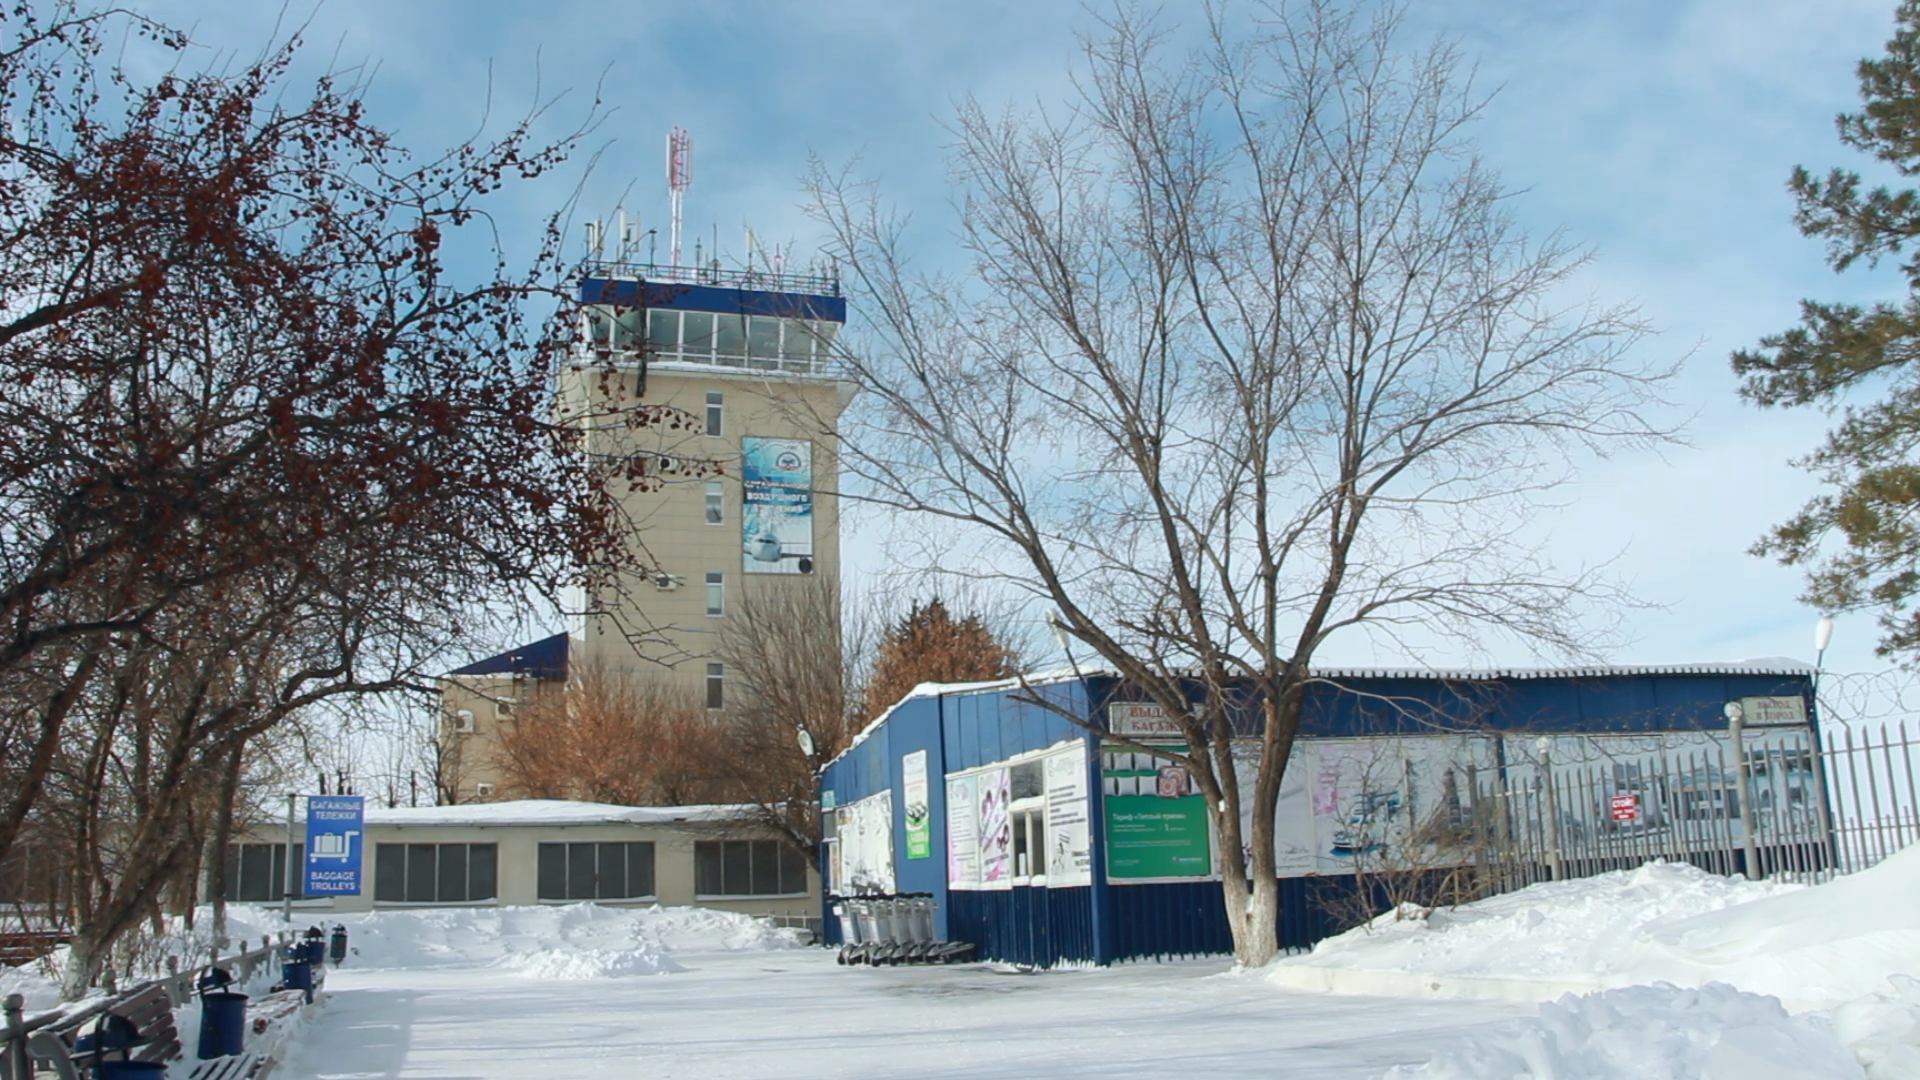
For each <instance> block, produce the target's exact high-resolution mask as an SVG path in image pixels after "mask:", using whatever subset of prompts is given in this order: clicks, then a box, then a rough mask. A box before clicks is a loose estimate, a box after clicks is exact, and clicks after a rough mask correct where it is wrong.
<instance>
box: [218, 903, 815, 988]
mask: <svg viewBox="0 0 1920 1080" xmlns="http://www.w3.org/2000/svg"><path fill="white" fill-rule="evenodd" d="M334 921H338V922H341V923H344V924H345V925H346V927H347V939H348V942H349V944H350V946H351V948H352V949H353V953H352V955H351V956H350V957H349V958H348V961H347V966H348V967H351V968H356V969H360V968H369V969H408V968H454V967H461V968H467V967H497V968H500V969H502V970H504V971H508V972H512V973H514V974H518V975H523V976H526V977H528V978H537V979H594V978H606V977H619V976H632V975H658V974H664V973H667V972H673V971H679V970H681V968H680V966H679V965H678V964H676V963H674V961H673V960H672V959H670V958H669V957H668V956H667V953H669V952H675V951H680V952H691V951H710V950H726V951H738V950H747V949H776V948H787V947H791V946H793V945H795V944H797V940H796V938H795V936H794V935H793V934H792V933H791V932H789V931H784V930H779V929H775V928H773V927H770V926H768V925H766V924H765V923H763V922H761V921H759V920H757V919H754V918H752V917H751V916H747V915H740V914H736V913H734V912H728V911H712V910H707V909H700V908H611V907H601V906H600V905H598V904H564V905H555V906H541V907H484V908H407V909H399V910H384V911H374V912H368V913H364V914H358V915H343V916H338V917H337V920H336V919H335V918H330V919H328V920H327V922H328V923H329V924H331V923H332V922H334ZM232 922H233V929H232V931H231V934H232V936H234V937H255V936H260V935H261V934H263V933H265V932H277V931H278V930H279V929H280V927H281V925H282V924H281V923H280V922H279V915H278V913H277V912H273V911H270V910H266V909H236V910H235V911H234V914H233V916H232ZM295 925H296V926H299V925H300V924H299V923H297V922H296V923H295Z"/></svg>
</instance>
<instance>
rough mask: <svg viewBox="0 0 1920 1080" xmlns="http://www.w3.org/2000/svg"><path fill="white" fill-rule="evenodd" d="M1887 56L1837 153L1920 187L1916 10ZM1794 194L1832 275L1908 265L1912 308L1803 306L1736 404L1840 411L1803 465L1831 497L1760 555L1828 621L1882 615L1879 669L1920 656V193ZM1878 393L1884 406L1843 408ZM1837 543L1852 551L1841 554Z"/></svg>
mask: <svg viewBox="0 0 1920 1080" xmlns="http://www.w3.org/2000/svg"><path fill="white" fill-rule="evenodd" d="M1895 21H1896V31H1895V33H1894V36H1893V39H1892V40H1890V41H1888V42H1887V48H1886V55H1885V57H1884V58H1882V59H1878V60H1863V61H1861V63H1860V69H1859V76H1860V94H1861V98H1862V99H1863V101H1864V107H1863V108H1862V110H1861V111H1860V112H1858V113H1846V114H1842V115H1841V116H1840V117H1839V118H1838V127H1839V134H1840V141H1841V142H1842V143H1843V144H1845V145H1846V146H1848V147H1851V148H1852V149H1854V150H1858V151H1860V152H1862V153H1865V154H1868V155H1870V156H1872V157H1874V158H1876V159H1878V160H1879V161H1881V162H1884V163H1886V164H1888V165H1891V166H1893V167H1894V169H1896V170H1897V171H1898V172H1899V173H1900V175H1902V176H1905V177H1912V176H1914V175H1916V174H1920V0H1903V2H1902V3H1901V4H1900V6H1899V8H1898V9H1897V10H1896V12H1895ZM1789 187H1790V189H1791V190H1792V192H1793V196H1794V199H1795V200H1796V202H1797V204H1798V208H1797V210H1796V212H1795V215H1794V219H1795V223H1796V224H1797V225H1798V226H1799V228H1800V231H1801V233H1803V234H1804V235H1806V236H1809V237H1812V238H1815V239H1818V240H1822V241H1824V242H1825V243H1826V246H1827V261H1828V262H1829V264H1830V265H1832V266H1833V268H1834V269H1835V270H1839V271H1844V270H1846V269H1848V268H1849V267H1852V266H1853V265H1855V264H1856V263H1861V262H1864V263H1865V264H1866V265H1867V266H1869V267H1872V266H1875V265H1877V264H1878V263H1879V262H1880V261H1881V260H1882V259H1889V258H1897V259H1900V262H1899V270H1900V272H1901V273H1902V274H1903V275H1904V276H1905V278H1906V282H1907V289H1908V294H1909V295H1908V297H1907V299H1906V300H1905V301H1904V302H1902V303H1898V304H1895V303H1888V302H1881V303H1876V304H1871V305H1866V306H1861V305H1854V304H1841V303H1821V302H1818V301H1813V300H1807V301H1803V302H1802V304H1801V316H1800V325H1799V326H1796V327H1794V328H1793V329H1790V330H1787V331H1785V332H1783V333H1779V334H1774V335H1772V336H1769V337H1766V338H1762V339H1761V342H1760V347H1759V348H1757V349H1751V350H1742V351H1739V352H1736V353H1734V355H1733V370H1734V372H1735V373H1736V374H1738V375H1740V376H1741V377H1742V383H1741V386H1740V395H1741V396H1742V397H1744V398H1746V399H1747V400H1748V401H1751V402H1753V403H1755V404H1757V405H1761V406H1795V405H1812V406H1816V407H1822V408H1831V409H1838V411H1839V417H1840V420H1839V424H1838V426H1836V427H1835V428H1834V429H1833V430H1832V431H1830V432H1829V433H1828V435H1827V439H1826V441H1825V443H1824V444H1823V445H1821V446H1820V447H1819V448H1818V449H1816V450H1815V451H1813V452H1812V453H1810V454H1808V455H1806V456H1805V457H1803V458H1801V459H1799V461H1798V462H1797V464H1799V465H1801V466H1802V467H1804V468H1806V469H1807V470H1808V471H1810V472H1812V473H1814V474H1815V475H1817V476H1819V477H1820V478H1821V479H1822V480H1823V481H1824V482H1825V483H1826V484H1827V485H1829V486H1830V487H1831V488H1832V489H1833V490H1832V491H1830V492H1828V493H1826V494H1822V495H1820V496H1818V497H1816V498H1814V499H1813V500H1811V501H1810V502H1808V503H1807V504H1806V506H1804V507H1802V508H1801V510H1800V512H1799V513H1798V514H1796V515H1795V516H1794V517H1793V518H1791V519H1790V520H1788V521H1787V522H1786V523H1785V524H1783V525H1780V526H1778V527H1777V528H1775V529H1774V530H1773V531H1772V532H1771V533H1770V534H1769V535H1768V536H1767V537H1766V538H1764V539H1762V540H1761V541H1760V542H1759V543H1758V544H1756V545H1754V548H1753V552H1754V553H1755V554H1758V555H1767V556H1772V557H1774V558H1777V559H1779V560H1780V561H1781V562H1782V563H1785V564H1788V565H1796V566H1804V567H1806V568H1807V570H1808V584H1807V589H1806V592H1805V593H1804V594H1803V597H1802V598H1803V599H1804V600H1805V601H1806V602H1807V603H1809V604H1811V605H1813V606H1814V607H1817V608H1819V609H1821V610H1823V611H1840V610H1847V609H1878V610H1879V611H1880V623H1881V627H1882V630H1883V634H1882V636H1881V639H1880V644H1879V652H1880V653H1881V655H1883V656H1900V655H1906V656H1909V657H1911V656H1913V655H1915V654H1916V653H1917V652H1920V612H1916V611H1914V610H1911V602H1912V599H1913V597H1914V594H1915V592H1916V591H1920V462H1917V461H1916V460H1915V456H1914V452H1915V449H1916V446H1920V362H1916V361H1920V256H1916V255H1914V254H1911V253H1908V252H1906V250H1905V249H1906V248H1907V247H1908V246H1909V245H1910V244H1912V243H1913V242H1914V241H1915V240H1916V239H1920V192H1917V191H1915V190H1914V189H1912V188H1905V189H1901V190H1893V189H1890V188H1887V187H1884V186H1881V187H1874V188H1872V189H1871V190H1865V189H1863V187H1862V184H1861V178H1860V175H1859V174H1858V173H1856V172H1853V171H1851V170H1848V169H1840V168H1835V169H1833V170H1832V171H1830V172H1829V173H1828V174H1827V175H1826V176H1825V177H1824V178H1821V177H1816V176H1814V175H1813V174H1812V173H1810V172H1808V171H1807V170H1806V169H1805V168H1796V169H1795V170H1794V172H1793V176H1792V178H1791V179H1790V180H1789ZM1866 388H1874V389H1876V390H1878V391H1879V397H1878V398H1877V399H1876V400H1872V401H1867V402H1863V403H1859V404H1846V405H1844V406H1843V405H1842V402H1841V399H1842V397H1843V396H1845V395H1847V394H1849V393H1850V392H1855V391H1858V390H1862V389H1866ZM1836 533H1837V534H1838V537H1839V539H1840V540H1841V541H1843V543H1841V544H1839V545H1837V546H1836V545H1832V544H1831V542H1830V541H1831V539H1832V538H1833V537H1834V536H1835V534H1836Z"/></svg>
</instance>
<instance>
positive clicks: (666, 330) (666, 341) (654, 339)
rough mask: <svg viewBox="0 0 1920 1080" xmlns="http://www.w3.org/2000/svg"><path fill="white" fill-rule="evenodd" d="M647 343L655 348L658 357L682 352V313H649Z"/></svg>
mask: <svg viewBox="0 0 1920 1080" xmlns="http://www.w3.org/2000/svg"><path fill="white" fill-rule="evenodd" d="M647 343H648V344H650V345H652V346H653V351H654V353H655V354H656V355H658V354H663V353H675V352H679V351H680V313H679V312H677V311H659V310H655V311H649V312H647Z"/></svg>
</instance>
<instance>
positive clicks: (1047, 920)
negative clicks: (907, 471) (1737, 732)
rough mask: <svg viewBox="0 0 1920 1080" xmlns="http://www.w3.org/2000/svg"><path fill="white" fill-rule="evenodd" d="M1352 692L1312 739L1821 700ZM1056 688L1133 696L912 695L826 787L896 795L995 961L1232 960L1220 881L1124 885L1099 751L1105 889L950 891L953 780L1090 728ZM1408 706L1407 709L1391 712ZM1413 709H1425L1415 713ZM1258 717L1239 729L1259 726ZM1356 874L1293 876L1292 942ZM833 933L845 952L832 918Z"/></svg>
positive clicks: (931, 877) (1286, 894) (1631, 687)
mask: <svg viewBox="0 0 1920 1080" xmlns="http://www.w3.org/2000/svg"><path fill="white" fill-rule="evenodd" d="M1349 686H1350V687H1351V688H1352V690H1353V691H1354V692H1343V691H1342V690H1341V689H1340V688H1338V687H1333V686H1328V685H1323V684H1316V685H1314V686H1313V687H1311V688H1310V690H1309V696H1308V701H1307V705H1306V709H1305V714H1304V715H1303V717H1302V723H1301V735H1302V736H1303V737H1307V738H1313V737H1336V736H1348V735H1363V734H1366V735H1381V734H1396V733H1432V732H1434V731H1436V730H1442V731H1444V730H1449V729H1453V730H1478V731H1491V732H1522V731H1524V732H1529V733H1531V732H1548V731H1558V732H1571V731H1587V732H1596V733H1601V732H1621V731H1661V730H1690V729H1691V730H1719V729H1723V728H1724V727H1725V726H1726V720H1725V717H1724V715H1723V713H1722V711H1721V710H1722V707H1723V706H1724V705H1725V703H1726V702H1727V701H1730V700H1733V699H1735V698H1740V697H1748V696H1763V695H1800V696H1802V697H1808V696H1810V695H1809V693H1808V690H1809V683H1808V679H1807V678H1806V677H1804V676H1798V675H1747V674H1711V675H1594V676H1564V677H1552V678H1529V679H1501V680H1493V681H1489V682H1485V683H1473V684H1467V683H1446V682H1442V681H1440V680H1437V679H1401V678H1395V679H1359V680H1349ZM1035 693H1039V694H1044V695H1045V696H1046V700H1047V701H1048V702H1049V703H1051V704H1053V705H1055V706H1056V707H1058V708H1060V709H1062V710H1065V711H1070V712H1072V713H1074V714H1075V715H1078V716H1082V717H1100V716H1103V715H1104V712H1105V706H1106V705H1107V703H1108V702H1110V701H1116V700H1128V699H1129V697H1130V695H1125V694H1124V688H1123V687H1121V686H1120V685H1119V684H1118V683H1117V682H1115V681H1114V680H1113V679H1111V678H1107V677H1090V678H1086V679H1074V680H1063V681H1060V682H1056V683H1051V684H1048V685H1046V686H1044V687H1034V688H1031V689H1018V688H1014V689H1003V690H990V691H972V692H960V693H952V694H940V695H934V696H928V697H920V698H911V699H909V700H907V701H904V702H902V703H900V704H899V705H898V706H896V707H895V708H894V710H893V712H892V713H891V714H890V715H889V716H888V717H887V719H886V721H885V722H884V723H882V724H881V725H880V726H879V727H878V728H877V729H875V730H874V731H873V732H872V733H871V734H870V735H869V736H868V737H867V738H866V739H865V740H864V741H862V742H861V743H860V745H858V746H856V747H854V748H853V749H851V750H849V751H847V753H845V754H844V755H842V756H841V757H840V758H839V759H838V760H836V761H834V762H833V763H831V764H830V765H828V767H827V768H826V769H825V770H824V772H823V773H822V776H821V790H822V794H823V796H824V795H825V793H826V792H832V793H833V799H834V801H835V802H836V803H837V804H838V805H845V804H847V803H851V802H855V801H858V800H859V799H863V798H866V797H867V796H870V795H873V794H877V793H878V792H880V791H883V790H892V791H893V792H894V802H893V806H894V831H893V836H894V874H895V880H896V883H897V885H896V887H897V888H898V890H899V891H901V892H926V893H932V894H933V895H934V897H935V899H936V902H937V910H938V913H939V914H938V924H939V928H940V930H941V932H942V934H944V935H945V936H946V937H948V938H951V939H954V940H960V941H971V942H973V943H974V944H976V945H977V946H979V955H980V956H981V957H982V958H984V959H994V960H1003V961H1008V962H1013V963H1021V964H1032V965H1035V966H1041V967H1045V966H1051V965H1053V964H1056V963H1059V962H1061V961H1092V962H1096V963H1111V962H1114V961H1118V960H1129V959H1142V958H1151V957H1172V956H1191V955H1214V954H1221V953H1227V952H1231V951H1232V943H1231V938H1230V936H1229V934H1228V932H1227V925H1226V917H1225V913H1224V909H1223V904H1222V900H1221V897H1220V885H1219V883H1218V882H1191V883H1174V884H1158V885H1110V884H1108V882H1107V880H1106V871H1105V864H1106V858H1105V836H1104V828H1105V815H1104V814H1103V813H1102V812H1101V809H1100V806H1099V799H1098V795H1097V793H1098V792H1099V791H1100V775H1099V762H1098V760H1097V755H1095V754H1093V753H1092V752H1091V748H1089V751H1090V752H1089V753H1088V764H1087V768H1088V790H1089V791H1090V792H1093V793H1095V795H1094V798H1092V799H1091V800H1090V805H1089V807H1088V811H1089V819H1090V820H1089V827H1090V830H1091V835H1092V844H1093V852H1092V854H1093V884H1092V885H1091V886H1090V887H1077V888H1054V889H1048V888H1025V887H1022V888H1015V889H1011V890H999V891H979V892H973V891H959V892H956V891H952V890H949V889H948V888H947V883H946V865H947V852H946V814H947V809H946V783H945V776H946V774H947V773H950V772H958V771H960V770H963V769H971V768H976V767H979V766H982V765H991V764H994V763H995V762H999V761H1004V760H1006V759H1007V758H1010V757H1013V756H1015V755H1017V754H1021V753H1025V752H1027V751H1031V750H1039V749H1044V748H1046V747H1048V746H1052V745H1054V744H1056V743H1059V742H1063V741H1066V740H1080V741H1082V742H1089V741H1090V738H1091V737H1090V736H1089V734H1088V732H1087V731H1086V730H1085V729H1084V728H1082V727H1080V726H1078V725H1076V724H1074V723H1072V722H1071V721H1069V720H1067V719H1066V718H1065V717H1063V716H1060V715H1058V713H1056V712H1054V711H1052V710H1050V709H1048V708H1045V707H1042V706H1040V705H1037V704H1034V703H1032V702H1030V701H1022V700H1019V699H1020V698H1021V697H1024V696H1028V695H1031V694H1035ZM1384 699H1394V700H1396V704H1395V706H1394V707H1391V708H1389V707H1386V706H1383V705H1382V704H1381V701H1382V700H1384ZM1409 705H1412V706H1414V707H1412V708H1409V707H1408V706H1409ZM1254 722H1255V715H1254V713H1253V711H1252V710H1251V709H1249V710H1246V711H1245V715H1244V719H1243V721H1242V722H1241V723H1240V724H1239V725H1237V726H1246V727H1247V728H1248V729H1249V730H1251V729H1252V724H1253V723H1254ZM915 750H926V751H927V781H928V795H929V802H930V804H931V805H930V810H931V821H932V841H933V844H932V851H931V854H930V857H928V858H925V859H908V858H907V857H906V827H905V819H904V814H905V800H904V799H903V798H902V796H901V788H902V780H903V775H902V758H904V756H905V755H907V754H909V753H912V752H913V751H915ZM1352 888H1353V879H1352V878H1351V877H1347V876H1326V877H1304V878H1286V879H1282V880H1281V882H1280V915H1279V927H1278V930H1279V939H1280V943H1281V945H1282V946H1283V947H1287V948H1303V947H1306V946H1310V945H1312V944H1313V943H1314V942H1316V941H1319V940H1321V939H1322V938H1324V937H1326V936H1328V935H1329V934H1331V933H1334V932H1336V931H1337V930H1338V929H1339V928H1338V927H1337V926H1336V925H1335V924H1334V922H1333V920H1332V919H1331V918H1330V917H1329V916H1328V915H1327V914H1326V912H1325V911H1324V910H1323V908H1322V906H1321V905H1320V904H1319V903H1317V902H1316V897H1317V896H1320V895H1323V894H1325V893H1328V892H1339V891H1342V890H1346V891H1351V889H1352ZM827 939H828V941H830V942H833V943H837V942H838V940H839V939H838V928H837V926H835V925H834V923H833V920H832V919H831V918H829V919H828V927H827Z"/></svg>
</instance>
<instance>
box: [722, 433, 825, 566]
mask: <svg viewBox="0 0 1920 1080" xmlns="http://www.w3.org/2000/svg"><path fill="white" fill-rule="evenodd" d="M740 482H741V488H742V491H743V500H744V511H743V512H742V513H741V515H740V522H741V524H740V528H741V534H740V539H741V544H742V546H743V549H744V551H745V552H746V558H745V567H744V569H745V570H746V572H747V573H749V574H811V573H813V444H812V443H810V442H808V441H807V440H805V439H761V438H753V437H748V438H745V439H742V440H740Z"/></svg>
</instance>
